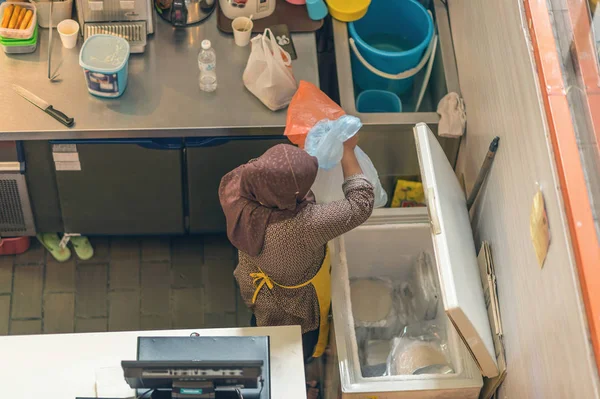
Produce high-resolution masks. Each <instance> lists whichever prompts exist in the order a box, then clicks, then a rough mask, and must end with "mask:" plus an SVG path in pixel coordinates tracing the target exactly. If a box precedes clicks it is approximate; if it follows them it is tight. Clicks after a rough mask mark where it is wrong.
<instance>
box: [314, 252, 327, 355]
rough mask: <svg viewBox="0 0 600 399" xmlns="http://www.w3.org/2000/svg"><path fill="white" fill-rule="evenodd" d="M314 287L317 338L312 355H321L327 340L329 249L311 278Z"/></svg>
mask: <svg viewBox="0 0 600 399" xmlns="http://www.w3.org/2000/svg"><path fill="white" fill-rule="evenodd" d="M311 282H312V285H313V286H314V287H315V292H316V293H317V298H318V300H319V310H320V312H319V314H320V317H321V319H320V323H319V340H318V341H317V345H316V346H315V351H314V353H313V355H312V356H313V357H314V358H317V357H321V356H322V355H323V353H324V352H325V348H327V343H328V342H329V310H330V308H331V263H330V261H329V251H328V252H327V254H326V256H325V260H324V261H323V264H322V265H321V269H320V270H319V272H318V273H317V275H316V276H315V277H313V279H312V280H311Z"/></svg>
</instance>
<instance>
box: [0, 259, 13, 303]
mask: <svg viewBox="0 0 600 399" xmlns="http://www.w3.org/2000/svg"><path fill="white" fill-rule="evenodd" d="M13 261H14V256H0V294H7V293H8V294H10V293H11V292H12V277H13Z"/></svg>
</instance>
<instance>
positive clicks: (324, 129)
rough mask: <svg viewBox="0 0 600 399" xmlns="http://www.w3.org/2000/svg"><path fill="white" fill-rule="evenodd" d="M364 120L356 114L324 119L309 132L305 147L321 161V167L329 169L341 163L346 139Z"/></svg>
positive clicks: (352, 134)
mask: <svg viewBox="0 0 600 399" xmlns="http://www.w3.org/2000/svg"><path fill="white" fill-rule="evenodd" d="M361 127H362V122H361V121H360V119H358V118H357V117H355V116H350V115H344V116H341V117H340V118H338V119H336V120H334V121H331V120H329V119H323V120H322V121H320V122H318V123H317V124H316V125H314V126H313V128H312V129H311V130H310V132H309V133H308V136H307V137H306V143H305V144H304V149H305V150H306V152H308V153H309V154H310V155H312V156H313V157H316V158H317V160H318V161H319V168H321V169H325V170H329V169H333V167H334V166H335V165H337V164H338V163H340V161H341V160H342V155H344V141H346V140H348V139H349V138H350V137H352V136H354V135H355V134H356V133H358V131H359V130H360V128H361Z"/></svg>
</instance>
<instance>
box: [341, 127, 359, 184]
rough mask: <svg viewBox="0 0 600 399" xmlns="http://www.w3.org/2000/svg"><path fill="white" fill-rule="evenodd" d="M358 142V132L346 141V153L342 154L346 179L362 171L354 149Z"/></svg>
mask: <svg viewBox="0 0 600 399" xmlns="http://www.w3.org/2000/svg"><path fill="white" fill-rule="evenodd" d="M357 143H358V134H355V135H354V136H352V137H350V138H349V139H348V140H346V141H345V142H344V155H342V170H343V171H344V179H347V178H348V177H350V176H354V175H358V174H360V173H362V170H361V168H360V165H359V164H358V160H357V159H356V155H355V154H354V149H355V148H356V144H357Z"/></svg>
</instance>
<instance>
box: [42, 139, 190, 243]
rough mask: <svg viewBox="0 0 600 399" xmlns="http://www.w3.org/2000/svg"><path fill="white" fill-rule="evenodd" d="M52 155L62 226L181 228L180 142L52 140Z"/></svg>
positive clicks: (119, 230) (90, 230) (97, 230)
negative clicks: (178, 143)
mask: <svg viewBox="0 0 600 399" xmlns="http://www.w3.org/2000/svg"><path fill="white" fill-rule="evenodd" d="M53 157H54V164H55V168H56V181H57V186H58V193H59V198H60V205H61V209H62V215H63V221H64V227H65V231H66V232H70V233H81V234H180V233H183V232H184V216H183V184H182V162H183V151H182V147H181V145H179V146H177V145H171V144H168V143H161V142H151V141H148V142H146V141H139V142H138V141H133V142H127V141H124V142H111V141H106V142H71V143H65V142H55V143H53Z"/></svg>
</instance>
